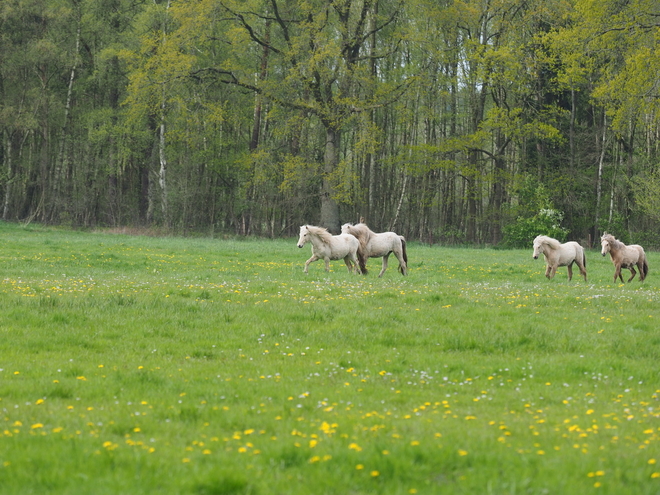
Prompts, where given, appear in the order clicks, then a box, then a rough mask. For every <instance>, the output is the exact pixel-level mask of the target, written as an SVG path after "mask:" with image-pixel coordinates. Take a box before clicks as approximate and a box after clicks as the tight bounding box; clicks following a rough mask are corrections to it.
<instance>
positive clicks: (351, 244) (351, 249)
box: [298, 225, 360, 273]
mask: <svg viewBox="0 0 660 495" xmlns="http://www.w3.org/2000/svg"><path fill="white" fill-rule="evenodd" d="M308 242H310V243H311V244H312V257H311V258H310V259H308V260H307V262H306V263H305V269H304V270H303V271H304V272H305V273H307V268H308V267H309V264H310V263H312V262H313V261H316V260H320V259H323V260H325V271H326V272H329V271H330V260H340V259H343V260H344V263H346V266H347V267H348V272H349V273H351V272H352V271H353V270H355V271H356V272H357V273H360V267H359V265H358V261H357V250H358V246H359V244H360V243H359V242H358V240H357V239H356V238H355V237H354V236H352V235H349V234H341V235H332V234H331V233H330V232H328V231H327V230H326V229H324V228H322V227H314V226H313V225H302V226H301V227H300V237H299V238H298V247H299V248H302V247H303V246H304V245H305V244H306V243H308Z"/></svg>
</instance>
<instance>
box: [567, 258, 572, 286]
mask: <svg viewBox="0 0 660 495" xmlns="http://www.w3.org/2000/svg"><path fill="white" fill-rule="evenodd" d="M566 268H567V269H568V281H569V282H570V281H571V279H572V278H573V263H571V264H570V265H567V267H566Z"/></svg>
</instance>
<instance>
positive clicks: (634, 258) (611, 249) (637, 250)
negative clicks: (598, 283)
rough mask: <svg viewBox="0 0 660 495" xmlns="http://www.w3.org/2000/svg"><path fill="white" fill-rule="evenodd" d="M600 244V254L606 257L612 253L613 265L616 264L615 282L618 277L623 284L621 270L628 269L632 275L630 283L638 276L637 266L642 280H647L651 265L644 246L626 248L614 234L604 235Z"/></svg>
mask: <svg viewBox="0 0 660 495" xmlns="http://www.w3.org/2000/svg"><path fill="white" fill-rule="evenodd" d="M600 244H601V246H602V249H601V251H600V254H602V255H603V256H605V255H606V254H607V253H610V257H611V258H612V263H614V282H616V279H617V277H618V278H620V279H621V283H623V275H621V268H627V269H628V270H630V272H631V273H632V275H631V276H630V278H629V279H628V282H630V281H631V280H632V279H633V278H635V275H637V272H636V271H635V265H637V268H638V269H639V278H640V280H642V281H643V280H644V279H645V278H646V275H648V273H649V265H648V263H647V262H646V253H645V252H644V248H643V247H642V246H638V245H637V244H632V245H630V246H626V245H625V244H624V243H623V242H621V241H619V240H617V239H615V238H614V236H613V235H612V234H607V233H606V234H603V236H602V237H601V238H600Z"/></svg>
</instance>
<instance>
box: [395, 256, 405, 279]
mask: <svg viewBox="0 0 660 495" xmlns="http://www.w3.org/2000/svg"><path fill="white" fill-rule="evenodd" d="M394 254H396V258H397V259H398V260H399V271H400V272H401V275H404V276H405V275H408V265H407V264H406V260H405V259H403V254H402V253H398V252H397V253H394Z"/></svg>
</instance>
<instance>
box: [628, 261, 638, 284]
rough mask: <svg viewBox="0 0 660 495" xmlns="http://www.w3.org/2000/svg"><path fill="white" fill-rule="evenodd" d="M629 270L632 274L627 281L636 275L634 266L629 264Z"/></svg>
mask: <svg viewBox="0 0 660 495" xmlns="http://www.w3.org/2000/svg"><path fill="white" fill-rule="evenodd" d="M629 270H630V273H632V275H631V276H630V278H629V279H628V282H630V281H631V280H632V279H633V278H635V275H637V272H636V271H635V267H634V266H633V265H630V268H629Z"/></svg>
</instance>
